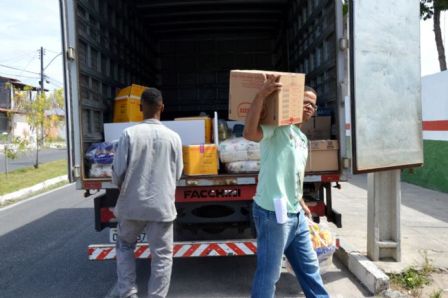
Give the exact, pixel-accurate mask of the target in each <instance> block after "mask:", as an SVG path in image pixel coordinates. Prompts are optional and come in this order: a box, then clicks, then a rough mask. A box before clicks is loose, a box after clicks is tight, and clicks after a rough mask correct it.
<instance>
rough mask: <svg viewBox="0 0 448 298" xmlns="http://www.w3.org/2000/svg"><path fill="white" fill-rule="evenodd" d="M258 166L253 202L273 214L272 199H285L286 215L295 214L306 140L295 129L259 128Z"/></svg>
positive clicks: (305, 156) (301, 191)
mask: <svg viewBox="0 0 448 298" xmlns="http://www.w3.org/2000/svg"><path fill="white" fill-rule="evenodd" d="M261 128H262V130H263V139H262V140H261V142H260V150H261V163H260V173H259V175H258V185H257V193H256V194H255V198H254V199H255V202H256V203H257V204H258V205H259V206H260V207H262V208H264V209H266V210H270V211H274V210H275V209H274V198H277V197H285V198H286V199H287V209H288V213H297V212H299V211H300V209H301V206H300V204H299V199H301V198H302V195H303V178H304V176H305V166H306V160H307V158H308V140H307V138H306V136H305V135H304V134H303V133H302V132H301V131H300V129H299V128H298V127H297V126H295V125H287V126H280V127H275V126H268V125H262V126H261Z"/></svg>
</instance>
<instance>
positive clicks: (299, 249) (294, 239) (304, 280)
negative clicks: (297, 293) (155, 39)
mask: <svg viewBox="0 0 448 298" xmlns="http://www.w3.org/2000/svg"><path fill="white" fill-rule="evenodd" d="M253 217H254V222H255V228H256V229H257V270H256V272H255V278H254V281H253V285H252V296H251V297H252V298H265V297H266V298H273V297H274V293H275V284H276V283H277V281H278V280H279V279H280V273H281V265H282V258H283V254H285V256H286V258H287V259H288V261H289V263H290V264H291V267H292V268H293V270H294V272H295V274H296V278H297V280H298V282H299V283H300V286H301V287H302V290H303V293H304V294H305V296H306V297H329V295H328V293H327V291H326V290H325V288H324V285H323V282H322V278H321V276H320V273H319V261H318V259H317V255H316V252H315V251H314V249H313V246H312V244H311V240H310V232H309V229H308V223H307V221H306V218H305V215H304V213H303V211H301V212H299V213H298V214H294V213H288V221H287V222H286V223H284V224H278V223H277V220H276V217H275V212H273V211H268V210H265V209H263V208H261V207H260V206H258V205H257V204H256V203H255V202H254V203H253Z"/></svg>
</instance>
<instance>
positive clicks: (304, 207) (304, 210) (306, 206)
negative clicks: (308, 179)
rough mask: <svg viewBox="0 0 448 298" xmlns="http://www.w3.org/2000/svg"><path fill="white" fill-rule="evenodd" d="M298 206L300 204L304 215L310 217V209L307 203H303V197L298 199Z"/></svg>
mask: <svg viewBox="0 0 448 298" xmlns="http://www.w3.org/2000/svg"><path fill="white" fill-rule="evenodd" d="M299 202H300V206H302V209H303V212H304V213H305V216H306V217H308V218H311V217H312V216H313V215H312V214H311V210H310V208H309V207H308V205H307V204H306V203H305V201H304V200H303V198H301V199H300V201H299Z"/></svg>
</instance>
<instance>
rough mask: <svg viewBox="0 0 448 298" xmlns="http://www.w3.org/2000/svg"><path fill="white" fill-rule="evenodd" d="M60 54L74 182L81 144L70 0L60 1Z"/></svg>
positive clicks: (72, 8) (76, 70) (77, 174)
mask: <svg viewBox="0 0 448 298" xmlns="http://www.w3.org/2000/svg"><path fill="white" fill-rule="evenodd" d="M59 2H60V3H59V8H60V14H61V33H62V52H63V55H62V56H63V59H64V60H63V61H64V62H63V65H64V86H65V88H64V93H65V94H64V96H65V114H66V115H65V116H66V118H65V119H66V122H67V124H66V126H67V159H68V171H67V173H68V178H69V181H70V182H74V181H75V180H76V179H77V178H78V177H79V176H80V164H81V156H80V152H81V147H80V146H81V144H80V139H81V137H80V133H81V132H80V130H79V129H78V128H79V124H80V123H79V121H80V120H79V102H78V98H79V96H78V92H79V85H78V64H77V62H76V60H77V54H76V50H75V49H76V48H77V47H76V31H75V28H76V23H75V18H76V16H75V9H74V3H73V1H72V0H60V1H59Z"/></svg>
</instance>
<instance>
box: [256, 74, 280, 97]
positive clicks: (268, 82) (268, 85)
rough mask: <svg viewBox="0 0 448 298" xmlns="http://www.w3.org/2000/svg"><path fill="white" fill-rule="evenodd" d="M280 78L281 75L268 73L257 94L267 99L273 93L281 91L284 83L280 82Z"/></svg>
mask: <svg viewBox="0 0 448 298" xmlns="http://www.w3.org/2000/svg"><path fill="white" fill-rule="evenodd" d="M279 80H280V76H279V75H272V74H267V75H266V79H265V81H264V84H263V86H262V87H261V89H260V91H259V92H258V95H257V96H258V97H261V98H263V99H266V98H267V97H268V96H269V95H271V94H272V93H274V92H276V91H280V89H281V88H282V84H281V83H279V82H278V81H279Z"/></svg>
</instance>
